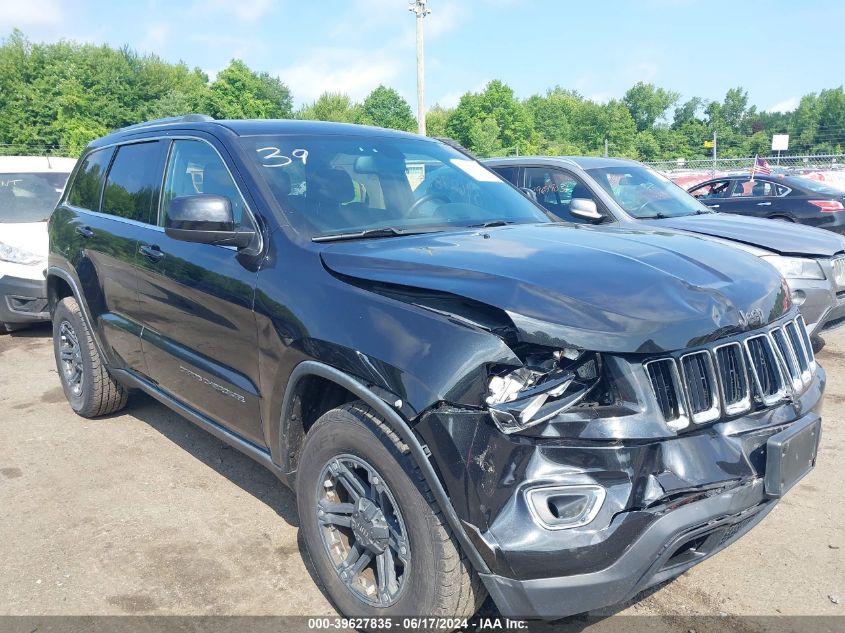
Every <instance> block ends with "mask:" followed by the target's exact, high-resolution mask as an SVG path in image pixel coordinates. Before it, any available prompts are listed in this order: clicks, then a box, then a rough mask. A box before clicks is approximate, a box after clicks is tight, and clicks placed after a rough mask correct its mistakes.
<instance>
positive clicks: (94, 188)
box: [67, 147, 113, 211]
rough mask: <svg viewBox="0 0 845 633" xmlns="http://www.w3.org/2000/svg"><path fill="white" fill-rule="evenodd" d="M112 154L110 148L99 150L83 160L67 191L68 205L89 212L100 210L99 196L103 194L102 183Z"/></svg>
mask: <svg viewBox="0 0 845 633" xmlns="http://www.w3.org/2000/svg"><path fill="white" fill-rule="evenodd" d="M112 153H113V149H112V148H111V147H109V148H106V149H99V150H95V151H93V152H91V153H90V154H88V156H86V157H85V158H84V159H83V161H82V164H81V165H80V166H79V171H77V172H76V177H75V178H74V179H73V184H72V185H71V187H70V191H68V196H67V202H68V204H70V205H73V206H74V207H79V208H80V209H88V210H89V211H99V210H100V195H101V194H102V193H103V183H104V182H105V179H106V170H108V168H109V161H111V157H112Z"/></svg>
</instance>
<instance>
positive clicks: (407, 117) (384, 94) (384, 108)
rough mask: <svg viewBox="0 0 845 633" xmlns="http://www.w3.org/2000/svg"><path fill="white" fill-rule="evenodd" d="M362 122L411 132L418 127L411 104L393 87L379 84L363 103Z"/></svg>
mask: <svg viewBox="0 0 845 633" xmlns="http://www.w3.org/2000/svg"><path fill="white" fill-rule="evenodd" d="M361 122H362V123H366V124H367V125H377V126H379V127H387V128H393V129H394V130H404V131H406V132H410V131H412V130H416V129H417V121H416V119H414V115H413V113H412V112H411V106H409V105H408V102H407V101H405V100H404V99H403V98H402V97H401V96H400V94H399V93H398V92H396V91H395V90H394V89H393V88H387V87H386V86H383V85H382V86H379V87H378V88H376V89H375V90H373V91H372V92H371V93H370V94H369V95H367V98H366V99H364V103H363V104H361Z"/></svg>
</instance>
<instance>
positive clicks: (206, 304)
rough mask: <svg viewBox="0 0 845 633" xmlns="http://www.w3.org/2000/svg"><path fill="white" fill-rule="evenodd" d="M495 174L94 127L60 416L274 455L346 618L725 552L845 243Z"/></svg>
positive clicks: (438, 157) (326, 147) (395, 137)
mask: <svg viewBox="0 0 845 633" xmlns="http://www.w3.org/2000/svg"><path fill="white" fill-rule="evenodd" d="M488 166H489V167H492V168H493V169H495V170H496V171H497V172H499V173H500V174H501V175H502V176H504V177H505V178H506V179H507V180H509V181H510V182H511V183H513V184H514V185H516V187H514V186H511V184H508V183H507V182H506V181H505V180H503V179H502V178H500V176H498V175H497V174H496V173H495V172H494V171H491V170H490V169H488V167H486V166H484V165H482V164H481V163H479V162H478V161H476V160H474V159H472V158H471V157H469V156H467V155H466V154H464V153H462V152H460V151H458V150H456V149H455V148H453V147H450V146H448V145H447V144H444V143H442V142H440V141H437V140H434V139H429V138H425V137H419V136H416V135H412V134H407V133H403V132H396V131H391V130H382V129H376V128H370V127H364V126H355V125H345V124H330V123H316V122H307V121H215V120H212V119H209V118H208V117H203V116H198V115H192V116H187V117H178V118H174V119H166V120H159V121H152V122H147V123H144V124H139V125H137V126H132V127H130V128H126V129H123V130H120V131H118V132H116V133H114V134H111V135H109V136H107V137H104V138H101V139H98V140H96V141H94V142H93V143H92V144H91V145H90V146H89V147H88V148H87V149H86V150H85V152H84V153H83V155H82V156H81V158H80V160H79V163H78V164H77V166H76V168H75V169H74V173H73V174H72V176H71V178H70V181H69V184H68V186H67V188H66V190H65V192H64V194H63V195H62V197H61V199H60V200H59V202H58V205H57V207H56V210H55V211H54V213H53V214H52V216H51V219H50V223H49V234H50V254H49V265H48V267H47V289H48V293H47V296H48V298H49V311H50V313H51V315H52V317H53V339H54V348H55V357H56V365H57V368H58V373H59V377H60V380H61V384H62V387H63V389H64V393H65V395H66V397H67V399H68V402H69V404H70V406H71V407H72V408H73V410H74V411H76V412H77V413H78V414H79V415H81V416H84V417H96V416H100V415H105V414H109V413H113V412H115V411H119V410H120V409H121V408H123V407H124V406H125V405H126V402H127V397H128V393H129V390H130V389H139V390H142V391H144V392H146V393H148V394H150V395H151V396H152V397H154V398H156V399H158V400H159V401H161V402H162V403H164V404H165V405H167V406H169V407H171V408H172V409H173V410H174V411H177V412H178V413H180V414H181V415H183V416H185V417H186V418H188V419H189V420H191V421H192V422H194V423H195V424H197V425H199V426H200V427H202V428H204V429H206V430H208V431H209V432H210V433H212V434H214V435H215V436H217V437H219V438H220V439H221V440H223V441H224V442H227V443H228V444H230V445H232V446H234V447H235V448H237V449H239V450H240V451H242V452H244V453H245V454H247V455H249V456H250V457H252V458H253V459H255V460H256V461H258V462H259V463H261V464H263V465H264V466H266V467H267V468H268V469H270V470H271V471H272V472H273V473H275V474H276V475H277V476H278V478H279V479H280V480H281V481H282V482H283V483H285V484H287V485H289V486H291V487H293V488H294V489H295V490H296V498H297V505H298V509H299V516H300V529H301V531H302V535H303V538H304V542H305V544H306V546H307V548H308V550H309V552H310V555H311V558H312V560H313V563H314V568H315V570H316V573H317V574H318V575H319V577H320V579H321V581H322V582H323V584H324V586H325V589H326V592H327V593H328V595H329V596H330V597H331V599H332V601H333V602H334V604H335V606H336V607H337V608H338V610H339V611H340V612H341V613H343V614H344V615H347V616H356V617H366V618H383V617H387V616H407V615H409V614H421V615H425V616H450V617H456V616H457V617H469V616H471V615H472V614H473V613H474V612H475V611H476V609H477V607H478V605H479V604H480V603H481V601H482V600H483V599H484V598H485V596H486V595H487V594H488V593H489V594H490V595H491V596H492V598H493V600H494V602H495V604H496V605H497V607H498V608H499V610H500V611H501V612H502V614H503V615H506V616H510V617H534V618H549V619H554V618H559V617H562V616H565V615H569V614H573V613H578V612H582V611H586V610H590V609H594V608H599V607H603V606H607V605H610V604H613V603H616V602H619V601H621V600H624V599H626V598H629V597H631V596H633V595H635V594H636V593H637V592H639V591H641V590H643V589H645V588H647V587H650V586H652V585H655V584H656V583H659V582H662V581H664V580H666V579H669V578H672V577H674V576H676V575H678V574H680V573H682V572H683V571H685V570H687V569H689V568H690V567H691V566H693V565H695V564H696V563H698V562H700V561H701V560H704V559H706V558H707V557H709V556H711V555H713V554H715V553H716V552H718V551H721V550H722V549H724V548H725V547H727V546H728V545H729V544H731V543H732V542H733V541H735V540H736V539H738V538H740V537H741V536H742V535H743V534H745V533H746V532H747V531H748V530H750V529H752V528H753V527H754V526H755V525H756V524H757V523H759V522H760V521H761V520H762V519H763V517H765V515H766V514H767V513H768V512H769V511H771V510H772V508H773V507H774V506H775V504H776V503H777V502H778V501H779V499H780V498H781V497H782V496H783V495H784V494H786V493H787V492H788V491H789V489H790V488H791V487H792V486H793V485H794V484H795V483H796V482H797V481H799V480H800V479H801V478H802V477H803V476H804V475H805V474H806V473H807V472H808V471H809V470H810V469H811V468H812V467H813V465H814V463H815V459H816V452H817V448H818V441H819V436H820V433H821V418H820V415H821V404H822V396H823V392H824V387H825V382H826V377H825V372H824V370H823V369H822V367H821V366H820V365H818V363H817V362H816V360H815V357H814V354H813V348H812V345H811V332H818V331H819V330H820V328H821V329H823V328H824V327H825V325H826V324H828V323H832V322H833V319H834V317H833V316H832V315H833V314H840V313H839V312H838V310H840V308H839V306H838V305H836V296H838V287H836V288H834V286H833V285H832V284H834V283H836V278H837V277H836V275H837V274H838V272H837V271H838V268H837V267H838V264H837V263H836V262H837V261H838V260H837V259H836V257H837V256H838V255H841V254H843V242H842V238H841V237H839V236H837V235H835V234H834V233H823V232H820V231H817V230H813V229H809V228H804V227H799V226H795V227H787V225H785V224H779V223H773V222H763V221H761V220H753V219H746V218H738V217H736V218H734V217H731V216H723V215H718V216H714V215H713V214H711V213H710V212H709V210H707V209H706V208H704V207H702V206H701V205H700V204H699V203H698V202H697V201H696V200H695V199H694V198H692V197H690V196H688V195H687V194H685V193H683V192H682V191H681V190H679V189H677V188H675V187H674V185H671V184H670V183H668V182H666V181H665V180H664V179H662V178H661V177H658V176H656V175H655V174H654V173H653V172H650V171H648V170H644V169H643V168H642V167H640V166H638V165H637V164H635V163H631V162H620V161H610V160H605V159H520V160H517V161H510V160H508V161H505V160H500V161H492V162H490V163H488ZM517 187H520V188H524V189H526V190H527V191H529V192H530V195H523V193H521V192H520V191H519V189H518V188H517ZM561 220H565V221H561ZM784 231H786V232H788V233H789V234H788V235H787V234H785V233H784ZM799 231H802V232H801V233H800V234H799ZM798 242H802V243H803V245H802V246H797V245H796V246H794V247H790V246H788V244H797V243H798ZM738 246H739V247H738ZM807 262H811V263H812V264H815V265H816V266H818V268H819V270H821V271H822V272H821V275H822V276H818V275H819V274H818V273H815V272H814V270H813V269H812V266H811V265H810V264H808V263H807ZM779 270H780V271H783V272H785V273H787V275H788V276H790V279H789V283H790V286H787V285H786V282H784V279H783V277H782V276H781V274H780V272H778V271H779ZM813 274H816V275H817V278H815V279H814V278H813ZM813 284H816V285H817V286H818V288H816V287H815V286H814V285H813ZM817 291H818V294H816V293H817ZM824 292H826V293H827V297H828V300H829V301H830V302H831V303H832V304H834V305H833V306H832V307H831V306H830V305H828V306H824V305H822V300H821V299H820V298H819V297H821V294H822V293H824ZM801 293H803V295H802V294H801ZM802 299H803V301H802ZM799 303H800V306H799ZM799 307H800V308H801V309H802V310H804V312H805V313H806V314H805V315H803V316H802V313H801V312H800V311H799ZM831 311H835V312H833V313H832V312H831ZM808 323H809V324H810V327H809V328H808V326H807V324H808Z"/></svg>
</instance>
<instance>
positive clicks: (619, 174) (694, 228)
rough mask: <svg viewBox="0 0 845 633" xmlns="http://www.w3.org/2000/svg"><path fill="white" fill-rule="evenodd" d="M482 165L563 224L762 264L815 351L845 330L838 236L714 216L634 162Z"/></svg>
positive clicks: (844, 252) (844, 278)
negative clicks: (714, 244) (679, 237)
mask: <svg viewBox="0 0 845 633" xmlns="http://www.w3.org/2000/svg"><path fill="white" fill-rule="evenodd" d="M483 162H484V163H485V164H486V165H487V166H488V167H489V168H490V169H492V170H493V171H495V172H497V173H498V174H499V175H500V176H503V177H504V178H506V179H507V180H509V181H510V182H511V183H512V184H514V185H516V186H517V187H519V188H521V189H522V190H523V191H524V192H526V194H527V195H529V196H531V197H532V198H535V199H536V201H537V202H538V203H540V204H541V205H542V206H543V207H545V208H546V209H547V210H548V211H550V212H551V213H552V214H553V215H554V216H556V217H558V218H559V219H561V220H563V221H566V222H575V223H581V224H584V223H590V224H607V223H616V224H630V225H636V226H640V227H641V226H643V225H644V224H647V225H651V226H653V227H655V228H665V229H673V230H677V231H686V232H690V233H697V234H700V235H705V236H707V237H708V238H711V239H714V240H717V241H721V242H725V243H730V244H732V245H733V246H736V247H738V248H741V249H743V250H746V251H748V252H750V253H753V254H754V255H757V256H759V257H761V258H763V259H765V260H766V261H767V262H769V263H770V264H771V265H772V266H774V267H775V268H777V269H778V270H779V271H780V273H781V274H782V275H783V276H784V278H785V279H786V281H787V284H788V285H789V288H790V290H791V294H792V300H793V302H794V303H795V304H796V305H798V306H799V308H800V310H801V314H803V315H804V320H805V321H806V322H807V327H808V329H809V330H810V333H811V335H812V337H813V346H814V347H816V348H817V349H820V348H821V346H822V345H823V344H824V343H823V341H822V339H821V338H820V335H821V334H822V333H823V332H826V331H828V330H832V329H834V328H837V327H839V326H841V325H843V324H845V238H843V237H842V236H840V235H838V234H836V233H832V232H830V231H825V230H822V229H816V228H812V227H808V226H804V225H801V224H794V223H790V222H782V221H777V220H765V219H761V218H748V217H743V216H739V215H729V214H724V213H715V212H713V211H711V210H710V209H708V208H707V207H705V206H704V205H702V204H701V203H700V202H699V201H698V200H696V199H695V198H693V197H692V196H691V195H689V194H688V193H687V192H686V191H684V190H683V189H681V188H680V187H678V186H677V185H675V184H674V183H673V182H672V181H670V180H669V179H668V178H666V177H665V176H663V175H661V174H659V173H657V172H656V171H654V170H652V169H649V168H648V167H646V166H645V165H643V164H642V163H638V162H636V161H632V160H625V159H619V158H601V157H582V156H579V157H551V156H543V157H532V156H525V157H519V158H492V159H489V160H485V161H483Z"/></svg>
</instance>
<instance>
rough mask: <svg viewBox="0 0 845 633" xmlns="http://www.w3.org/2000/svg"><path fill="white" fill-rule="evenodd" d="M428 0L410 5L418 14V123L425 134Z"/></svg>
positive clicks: (414, 0)
mask: <svg viewBox="0 0 845 633" xmlns="http://www.w3.org/2000/svg"><path fill="white" fill-rule="evenodd" d="M425 3H426V0H413V1H412V2H411V4H410V6H408V10H409V11H413V12H414V13H415V14H416V16H417V125H418V128H419V133H420V134H422V135H425V72H424V66H425V64H424V55H423V18H424V17H425V16H427V15H428V14H429V13H431V10H430V9H428V8H427V7H426V6H425Z"/></svg>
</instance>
